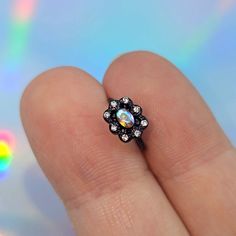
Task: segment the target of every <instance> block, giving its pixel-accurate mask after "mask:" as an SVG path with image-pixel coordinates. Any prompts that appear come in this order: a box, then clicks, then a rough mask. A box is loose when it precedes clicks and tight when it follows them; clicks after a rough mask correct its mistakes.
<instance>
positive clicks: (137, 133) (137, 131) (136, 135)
mask: <svg viewBox="0 0 236 236" xmlns="http://www.w3.org/2000/svg"><path fill="white" fill-rule="evenodd" d="M140 135H141V131H140V130H135V131H134V136H135V137H137V138H138V137H140Z"/></svg>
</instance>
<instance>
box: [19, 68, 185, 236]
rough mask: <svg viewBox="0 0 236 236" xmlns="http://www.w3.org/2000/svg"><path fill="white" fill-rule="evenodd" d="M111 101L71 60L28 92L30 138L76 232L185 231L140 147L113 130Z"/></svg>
mask: <svg viewBox="0 0 236 236" xmlns="http://www.w3.org/2000/svg"><path fill="white" fill-rule="evenodd" d="M106 100H107V98H106V96H105V93H104V90H103V88H102V86H101V85H100V84H99V83H98V82H96V81H95V80H94V79H93V78H91V76H89V75H88V74H86V73H85V72H83V71H81V70H79V69H75V68H68V67H66V68H65V67H64V68H58V69H53V70H50V71H48V72H46V73H44V74H42V75H40V76H39V77H38V78H37V79H36V80H34V81H33V82H32V83H31V84H30V86H29V87H28V88H27V89H26V91H25V93H24V96H23V99H22V106H21V109H22V119H23V123H24V127H25V129H26V132H27V135H28V138H29V141H30V143H31V145H32V148H33V150H34V153H35V155H36V157H37V159H38V161H39V163H40V165H41V167H42V168H43V170H44V171H45V173H46V175H47V176H48V178H49V180H50V181H51V182H52V184H53V186H54V187H55V189H56V191H57V192H58V193H59V195H60V197H61V198H62V200H63V201H64V203H65V206H66V207H67V210H68V212H69V215H70V216H71V218H72V221H73V222H74V225H75V229H76V231H77V233H78V234H79V235H159V234H160V235H186V234H187V233H186V230H185V228H184V226H183V224H182V222H181V221H180V220H179V218H178V217H177V215H176V213H175V211H174V210H173V208H172V207H171V206H170V204H169V202H168V200H167V199H166V197H165V195H164V194H163V192H162V190H161V188H160V187H159V186H158V185H157V184H156V181H155V180H154V177H153V176H152V175H151V173H150V172H149V170H148V168H147V166H146V163H145V161H144V160H143V157H142V155H141V153H140V152H139V150H138V148H137V147H136V146H135V145H134V144H133V145H132V144H131V145H125V144H123V143H121V142H120V141H119V140H118V139H117V137H113V136H111V135H110V134H109V131H108V127H107V124H105V122H104V121H103V119H102V114H103V111H104V110H105V109H106V107H107V101H106ZM152 233H153V234H152Z"/></svg>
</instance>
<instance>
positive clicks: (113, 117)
mask: <svg viewBox="0 0 236 236" xmlns="http://www.w3.org/2000/svg"><path fill="white" fill-rule="evenodd" d="M108 102H109V106H108V109H107V110H106V111H105V112H104V113H103V118H104V120H105V121H106V122H107V123H109V127H110V131H111V133H112V134H115V135H118V136H119V138H120V140H121V141H122V142H125V143H127V142H129V141H131V140H132V139H135V140H136V142H137V144H138V145H139V147H140V148H141V149H144V143H143V141H142V139H141V136H142V133H143V131H144V129H146V128H147V127H148V120H147V119H146V117H144V116H143V115H142V108H141V107H140V106H138V105H135V104H133V102H132V100H131V99H130V98H128V97H123V98H121V99H119V100H115V99H112V98H110V99H108Z"/></svg>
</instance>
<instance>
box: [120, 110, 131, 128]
mask: <svg viewBox="0 0 236 236" xmlns="http://www.w3.org/2000/svg"><path fill="white" fill-rule="evenodd" d="M116 118H117V120H118V122H119V123H120V124H121V125H122V126H123V127H125V128H131V127H133V125H134V117H133V115H132V114H131V113H130V112H129V111H128V110H126V109H124V108H122V109H120V110H118V111H117V112H116Z"/></svg>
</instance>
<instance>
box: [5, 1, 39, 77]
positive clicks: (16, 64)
mask: <svg viewBox="0 0 236 236" xmlns="http://www.w3.org/2000/svg"><path fill="white" fill-rule="evenodd" d="M36 4H37V0H15V5H14V6H13V10H12V17H11V18H12V19H11V22H10V27H9V28H10V32H9V40H8V41H9V45H8V49H7V55H6V58H5V61H4V63H3V64H4V68H5V72H4V73H3V74H4V77H5V78H4V79H5V80H8V79H10V80H12V79H17V78H18V77H19V71H18V70H19V69H20V68H21V65H22V63H23V61H24V60H23V57H24V55H25V51H26V48H27V43H28V38H29V32H30V25H31V22H32V16H33V15H34V11H35V9H36Z"/></svg>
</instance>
